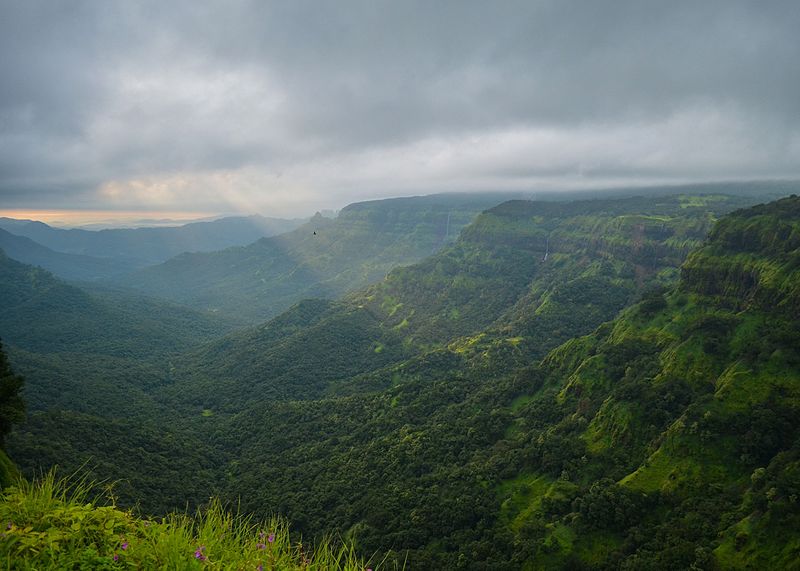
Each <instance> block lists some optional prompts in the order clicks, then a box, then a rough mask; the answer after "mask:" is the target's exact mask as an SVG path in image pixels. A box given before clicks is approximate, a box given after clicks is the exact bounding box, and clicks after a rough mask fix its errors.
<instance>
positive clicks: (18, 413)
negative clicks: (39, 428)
mask: <svg viewBox="0 0 800 571" xmlns="http://www.w3.org/2000/svg"><path fill="white" fill-rule="evenodd" d="M23 383H24V379H23V378H22V377H21V376H20V375H17V374H15V373H14V371H13V370H12V369H11V364H10V363H9V362H8V357H6V354H5V351H3V343H2V342H0V448H5V439H6V436H8V434H9V433H10V432H11V427H12V425H14V424H19V423H20V422H22V421H23V420H25V401H23V400H22V396H21V395H20V392H21V391H22V385H23Z"/></svg>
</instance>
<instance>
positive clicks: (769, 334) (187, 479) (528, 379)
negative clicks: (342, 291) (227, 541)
mask: <svg viewBox="0 0 800 571" xmlns="http://www.w3.org/2000/svg"><path fill="white" fill-rule="evenodd" d="M751 201H752V198H750V199H748V198H746V197H739V198H731V197H726V196H673V197H667V198H654V197H648V198H647V199H615V200H595V201H578V202H573V203H551V202H510V203H505V204H502V205H499V206H497V207H495V208H492V209H490V210H489V211H487V212H485V213H483V214H482V215H480V216H479V217H478V218H477V219H476V220H475V221H474V222H473V223H472V224H471V225H469V226H467V227H466V228H465V229H464V230H463V231H462V233H461V236H460V237H459V239H458V240H456V241H455V242H454V243H452V244H451V245H450V246H447V247H445V248H444V249H443V250H442V251H440V252H439V253H437V254H435V255H433V256H431V257H429V258H427V259H425V260H423V261H422V262H420V263H418V264H415V265H413V266H410V267H406V268H398V269H396V270H393V271H392V272H390V273H389V275H388V276H387V277H386V278H385V279H384V280H383V281H382V282H380V283H378V284H375V285H372V286H370V287H368V288H366V289H363V290H361V291H358V292H355V293H352V294H349V295H347V296H346V297H344V298H343V299H341V300H339V301H323V300H309V301H303V302H300V303H297V304H295V305H294V306H292V307H291V309H289V311H287V312H285V313H282V314H281V315H279V316H278V317H276V318H274V319H273V320H271V321H269V322H267V323H264V324H262V325H261V326H259V327H256V328H252V329H246V330H242V331H238V332H236V333H233V334H230V335H227V336H225V337H222V338H220V339H217V340H214V341H211V342H208V343H206V344H204V345H194V346H190V347H189V348H188V349H180V350H179V351H180V354H178V350H176V349H173V348H168V349H165V350H164V351H163V352H162V353H160V355H162V356H163V358H162V357H159V358H157V359H155V360H148V359H141V360H140V366H141V367H142V368H144V369H147V370H148V371H150V373H149V375H142V376H141V379H143V380H144V381H143V382H139V383H138V384H137V383H136V382H135V380H134V379H131V380H130V382H129V383H126V384H123V385H121V389H120V390H122V391H123V392H124V391H128V392H127V394H129V395H134V394H137V393H136V391H138V394H139V396H138V397H136V398H130V402H131V403H133V405H132V406H131V411H130V412H129V413H128V414H127V415H126V414H125V413H123V412H120V411H119V409H117V410H116V411H115V412H114V414H113V415H111V414H109V415H105V414H104V413H103V412H102V411H99V410H97V411H87V410H85V409H81V408H80V407H79V406H77V405H76V404H70V405H69V406H67V407H64V408H67V409H68V410H65V411H61V412H56V411H52V412H49V413H45V412H35V413H34V414H33V415H32V417H31V420H30V421H29V422H28V423H27V424H26V425H24V426H23V427H21V428H20V430H18V431H17V433H16V434H15V435H13V437H12V439H11V440H10V442H9V444H10V450H11V452H12V455H13V457H14V458H15V459H18V461H19V462H20V465H21V467H22V468H23V471H25V472H26V473H30V472H31V471H32V470H34V469H35V468H36V467H37V466H49V465H52V464H56V463H58V464H60V465H62V466H64V467H65V468H67V469H72V468H77V467H78V466H80V465H81V463H82V462H84V461H85V460H86V459H87V458H92V459H93V460H92V462H93V467H92V469H94V470H95V471H94V472H93V473H94V474H96V475H100V476H102V477H106V478H112V479H116V478H124V479H125V485H124V486H123V487H122V489H121V493H120V501H121V502H122V503H123V505H125V504H126V503H134V502H137V501H140V502H141V503H140V505H142V507H143V509H145V510H146V511H147V512H149V513H163V512H165V511H168V510H169V509H171V508H172V507H174V505H175V503H177V502H186V503H189V504H190V505H192V506H194V505H199V504H201V503H202V502H203V500H204V498H207V497H209V496H211V495H220V496H221V497H222V498H223V499H224V500H229V501H235V502H237V503H238V505H240V506H241V509H242V510H243V511H244V512H246V513H252V514H255V515H256V516H258V517H266V516H268V515H269V514H271V513H274V512H277V513H280V514H281V515H283V516H286V517H287V518H288V519H289V520H290V521H291V522H292V525H293V526H294V527H296V529H298V530H299V531H301V532H302V533H303V534H304V535H305V536H307V537H320V536H322V535H323V534H325V533H329V532H339V533H341V534H343V536H344V537H346V538H347V539H348V540H351V541H353V542H354V545H355V547H356V549H357V550H358V551H359V552H360V553H364V554H370V555H371V554H375V553H377V554H378V556H379V558H383V557H384V556H385V557H386V558H387V563H388V564H390V565H391V564H394V563H398V564H399V565H402V564H403V562H404V561H407V568H409V569H429V568H444V569H457V568H470V569H520V568H529V569H552V568H578V569H580V568H609V569H610V568H614V569H620V568H621V569H641V568H646V569H679V568H691V567H692V566H694V568H701V569H713V568H717V567H722V568H737V567H738V568H747V567H748V566H749V567H750V568H791V565H792V564H793V563H794V562H795V561H796V559H797V555H798V551H797V550H798V548H800V545H798V539H797V534H796V533H794V532H792V531H791V530H793V529H797V526H798V523H800V520H799V519H798V518H800V514H799V513H798V507H797V506H798V502H797V496H798V492H800V480H798V478H797V474H800V448H798V446H800V443H799V442H798V436H799V435H800V434H799V433H798V429H797V427H796V421H795V419H796V418H797V417H798V406H800V400H798V397H799V396H800V394H798V393H800V369H799V367H800V354H799V353H798V347H800V343H798V341H797V340H798V339H800V329H798V324H797V320H796V318H795V315H797V311H796V310H797V308H798V297H799V296H798V286H797V284H798V283H800V275H798V272H800V250H798V245H800V211H799V210H798V208H800V199H798V198H796V197H792V198H788V199H784V200H780V201H778V202H775V203H771V204H768V205H763V206H757V207H752V208H748V209H746V210H739V211H737V212H735V213H733V214H729V215H727V216H725V214H726V213H728V212H730V211H731V210H733V209H735V208H737V207H739V206H741V205H742V204H747V203H748V202H751ZM718 218H720V220H719V221H718V222H717V219H718ZM712 228H713V229H712ZM709 230H710V234H709ZM687 256H688V257H687ZM637 301H638V303H636V305H633V306H632V307H630V304H631V303H632V302H637ZM626 307H627V309H626ZM620 311H622V313H620ZM12 355H13V353H12ZM18 355H19V356H20V357H21V358H23V359H24V358H25V354H24V353H23V352H22V351H19V352H18ZM109 356H110V357H115V355H113V354H111V353H109ZM84 366H87V367H89V368H88V369H87V370H89V371H91V370H92V366H89V365H88V363H87V362H86V361H84ZM109 371H110V369H109ZM133 371H134V372H133V374H134V375H135V374H136V373H135V371H136V370H133ZM118 372H120V371H118ZM26 374H27V373H26ZM100 386H101V385H100V384H98V385H97V388H98V389H99V387H100ZM43 398H44V397H43V396H42V395H39V396H37V397H36V399H35V402H33V403H32V404H33V407H34V409H38V408H39V407H40V406H41V404H40V401H41V399H43ZM124 398H126V397H124V396H123V395H122V393H120V395H117V396H115V397H114V399H124ZM128 398H129V397H128ZM137 402H139V404H138V405H137V404H136V403H137ZM108 406H112V403H110V402H109V403H108ZM149 406H152V407H153V408H152V409H151V410H155V411H158V412H157V413H156V414H153V413H152V412H151V413H150V414H149V415H148V412H147V410H148V407H149ZM71 411H73V412H71ZM87 434H93V436H92V438H87V437H86V435H87ZM131 449H136V450H142V451H148V452H147V453H144V454H143V453H139V454H138V455H135V458H134V457H132V456H131V455H130V454H129V453H128V452H129V451H130V450H131ZM137 458H141V459H142V460H141V462H139V461H138V460H137ZM137 464H139V465H138V466H137ZM182 491H183V496H182ZM178 505H179V506H180V505H181V504H180V503H178Z"/></svg>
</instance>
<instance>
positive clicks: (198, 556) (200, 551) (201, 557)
mask: <svg viewBox="0 0 800 571" xmlns="http://www.w3.org/2000/svg"><path fill="white" fill-rule="evenodd" d="M205 549H206V546H205V545H201V546H200V547H198V548H197V549H196V550H195V552H194V558H195V559H199V560H200V561H205V560H206V559H208V558H207V557H206V556H205V555H203V551H205Z"/></svg>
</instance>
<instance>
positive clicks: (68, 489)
mask: <svg viewBox="0 0 800 571" xmlns="http://www.w3.org/2000/svg"><path fill="white" fill-rule="evenodd" d="M0 566H1V567H2V568H4V569H20V570H26V569H31V570H33V569H36V570H42V569H101V570H102V569H232V570H233V569H236V570H248V569H250V570H284V569H285V570H304V571H305V570H307V571H312V570H323V569H325V570H329V569H330V570H340V571H365V570H367V569H375V570H376V571H377V569H378V567H379V565H378V564H372V563H370V562H369V561H364V560H363V559H362V558H360V557H358V555H356V553H355V550H354V548H353V545H352V544H350V543H342V542H341V541H337V540H334V539H331V538H327V539H324V540H322V541H321V542H319V543H317V544H316V545H314V546H313V547H311V546H307V545H305V544H303V543H302V542H292V541H291V539H290V536H289V528H288V525H287V523H286V522H285V521H284V520H282V519H280V518H271V519H269V520H268V521H263V522H257V521H255V520H253V519H252V518H250V517H246V516H242V515H238V514H234V513H231V512H229V511H227V510H226V509H224V507H223V506H222V505H221V504H220V502H219V501H218V500H211V501H210V502H209V505H208V506H207V507H206V508H205V509H203V510H201V511H199V512H198V513H196V514H194V515H190V514H170V515H168V516H166V517H164V518H163V519H145V518H141V517H137V516H135V515H134V514H133V513H132V512H130V511H123V510H121V509H118V508H117V507H116V506H115V505H114V501H113V495H111V493H110V489H105V490H104V489H102V488H99V487H98V486H94V485H92V484H91V483H89V482H87V481H86V480H85V479H80V478H78V479H74V478H58V477H57V476H56V475H55V473H54V472H50V473H48V474H46V475H44V476H42V477H41V478H40V479H38V480H36V481H34V482H30V483H29V482H26V481H24V480H19V481H18V482H17V483H16V484H15V485H14V486H11V487H8V488H6V489H5V490H3V491H2V494H0Z"/></svg>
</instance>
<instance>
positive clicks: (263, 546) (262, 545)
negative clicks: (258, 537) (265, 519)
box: [256, 543, 266, 549]
mask: <svg viewBox="0 0 800 571" xmlns="http://www.w3.org/2000/svg"><path fill="white" fill-rule="evenodd" d="M256 547H258V548H259V549H264V548H265V547H266V544H264V543H259V544H258V545H256Z"/></svg>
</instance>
